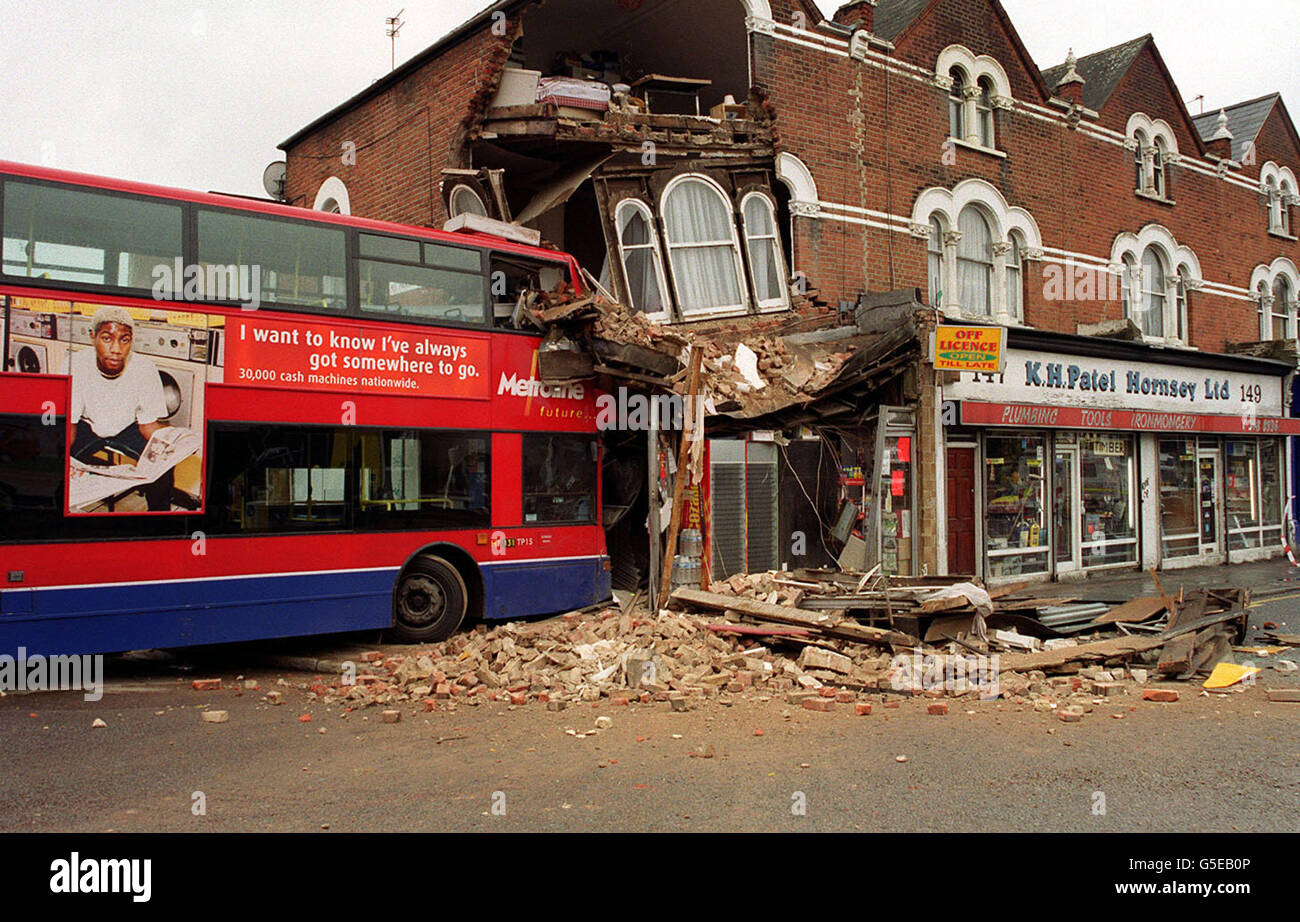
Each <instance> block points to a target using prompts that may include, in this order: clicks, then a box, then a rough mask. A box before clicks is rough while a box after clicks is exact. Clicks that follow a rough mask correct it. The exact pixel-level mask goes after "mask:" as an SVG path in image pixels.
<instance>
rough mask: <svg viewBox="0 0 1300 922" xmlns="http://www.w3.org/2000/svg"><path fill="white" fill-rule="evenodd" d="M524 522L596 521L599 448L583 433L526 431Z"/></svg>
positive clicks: (578, 522)
mask: <svg viewBox="0 0 1300 922" xmlns="http://www.w3.org/2000/svg"><path fill="white" fill-rule="evenodd" d="M523 446H524V461H523V482H524V522H525V523H526V524H530V525H532V524H543V523H565V524H594V523H595V521H596V471H597V466H596V457H597V454H596V450H595V446H594V444H593V443H592V441H591V439H590V438H588V437H585V436H580V435H534V434H526V435H525V436H524V440H523Z"/></svg>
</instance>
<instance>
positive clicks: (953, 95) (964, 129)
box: [948, 67, 970, 142]
mask: <svg viewBox="0 0 1300 922" xmlns="http://www.w3.org/2000/svg"><path fill="white" fill-rule="evenodd" d="M948 76H949V78H950V79H951V80H952V87H951V88H950V89H949V90H948V136H949V137H950V138H952V139H953V140H955V141H963V142H964V141H966V139H967V135H969V134H970V118H969V113H968V112H967V106H966V88H967V87H968V86H970V75H969V74H967V73H966V71H965V70H963V69H962V68H960V67H954V68H953V69H952V70H950V71H949V72H948ZM954 129H956V130H955V131H954Z"/></svg>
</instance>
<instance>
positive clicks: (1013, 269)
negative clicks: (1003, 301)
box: [1006, 234, 1025, 320]
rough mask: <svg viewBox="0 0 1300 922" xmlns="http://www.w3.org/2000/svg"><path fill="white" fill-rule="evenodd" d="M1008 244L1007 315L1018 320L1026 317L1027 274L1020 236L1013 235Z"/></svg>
mask: <svg viewBox="0 0 1300 922" xmlns="http://www.w3.org/2000/svg"><path fill="white" fill-rule="evenodd" d="M1007 242H1008V243H1009V244H1010V245H1011V249H1010V250H1008V251H1007V262H1006V268H1007V313H1008V314H1010V315H1011V316H1012V317H1013V318H1015V319H1016V320H1023V319H1024V317H1025V273H1024V263H1023V255H1022V247H1021V245H1020V235H1019V234H1012V235H1011V236H1010V237H1009V238H1008V239H1007Z"/></svg>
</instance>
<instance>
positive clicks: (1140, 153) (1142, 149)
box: [1133, 130, 1147, 192]
mask: <svg viewBox="0 0 1300 922" xmlns="http://www.w3.org/2000/svg"><path fill="white" fill-rule="evenodd" d="M1133 138H1134V140H1136V141H1137V147H1136V148H1135V149H1134V150H1133V170H1134V172H1135V173H1136V174H1137V186H1136V188H1137V190H1138V191H1139V192H1141V191H1142V190H1144V189H1145V188H1146V187H1147V160H1146V147H1147V135H1146V132H1145V131H1141V130H1139V131H1137V132H1135V133H1134V135H1133Z"/></svg>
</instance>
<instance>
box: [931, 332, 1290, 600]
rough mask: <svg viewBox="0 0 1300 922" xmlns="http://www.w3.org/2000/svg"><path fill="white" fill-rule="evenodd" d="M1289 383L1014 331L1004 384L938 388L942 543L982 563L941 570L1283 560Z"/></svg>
mask: <svg viewBox="0 0 1300 922" xmlns="http://www.w3.org/2000/svg"><path fill="white" fill-rule="evenodd" d="M1291 371H1292V369H1291V368H1290V367H1289V366H1287V365H1285V364H1283V363H1279V362H1273V361H1269V360H1262V359H1254V358H1245V357H1240V356H1226V355H1210V354H1205V353H1197V352H1192V351H1190V350H1179V351H1174V350H1164V349H1154V348H1151V347H1148V346H1145V345H1141V344H1135V343H1127V342H1112V341H1106V340H1097V339H1092V338H1085V337H1073V336H1063V335H1061V334H1043V333H1036V332H1033V331H1011V333H1010V336H1009V339H1008V349H1007V350H1006V362H1005V366H1004V370H1003V371H1002V372H1001V373H997V374H989V373H979V374H976V373H969V372H961V373H947V374H945V375H944V376H943V377H942V379H941V384H940V387H941V391H942V398H943V401H944V403H943V412H942V417H943V421H944V433H943V435H944V445H945V449H944V451H943V452H941V459H942V460H943V461H944V462H945V464H946V472H945V477H944V478H943V480H944V481H945V483H946V488H947V489H946V494H947V495H946V505H947V516H946V521H944V522H942V523H941V524H943V525H946V529H945V533H944V535H943V538H942V540H943V542H944V543H946V545H947V546H948V547H949V548H950V549H953V548H960V547H965V546H969V547H971V548H972V549H973V551H974V553H972V554H969V555H968V560H966V561H959V560H957V559H955V557H954V554H953V553H951V550H950V554H949V559H948V565H949V569H948V572H950V573H956V572H975V573H978V574H979V575H981V576H983V577H985V578H987V579H989V580H991V581H994V582H997V581H1012V580H1020V579H1026V578H1031V579H1032V578H1039V579H1053V578H1055V579H1062V580H1069V579H1077V578H1081V577H1082V576H1084V575H1086V574H1087V573H1089V572H1094V571H1098V570H1105V569H1123V568H1133V569H1136V568H1139V567H1141V568H1149V567H1152V566H1158V567H1161V568H1163V569H1173V568H1177V567H1186V566H1195V565H1204V564H1213V563H1229V562H1232V563H1236V562H1240V561H1246V560H1255V559H1262V558H1266V557H1270V556H1277V555H1280V554H1282V553H1284V547H1283V538H1284V534H1283V532H1284V515H1283V513H1284V509H1285V503H1286V501H1287V498H1288V494H1289V490H1288V489H1287V476H1286V472H1287V471H1288V470H1289V468H1290V464H1289V456H1288V450H1289V448H1288V442H1289V440H1288V439H1287V436H1291V435H1295V434H1297V433H1300V421H1297V420H1294V419H1289V418H1287V416H1288V410H1289V407H1288V401H1286V400H1285V399H1284V395H1285V394H1287V393H1289V391H1288V390H1287V387H1288V386H1289V383H1288V381H1287V377H1288V375H1289V374H1290V372H1291ZM968 470H973V471H974V473H975V476H974V477H967V476H966V471H968ZM967 484H969V486H968V485H967ZM972 507H973V509H974V511H975V515H974V516H971V515H970V511H971V509H972ZM972 531H973V534H972ZM969 558H973V559H969Z"/></svg>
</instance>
